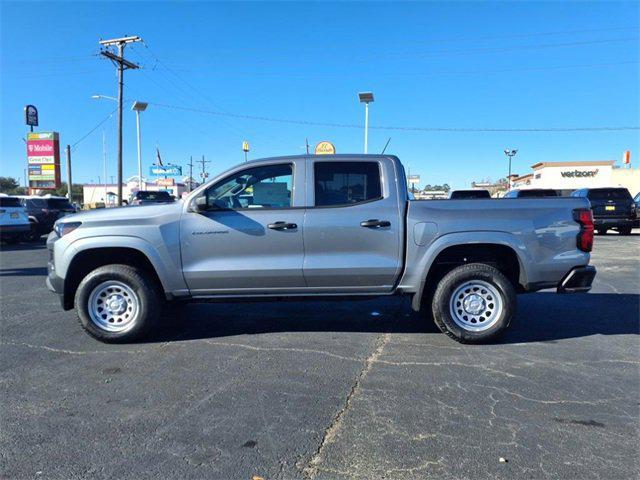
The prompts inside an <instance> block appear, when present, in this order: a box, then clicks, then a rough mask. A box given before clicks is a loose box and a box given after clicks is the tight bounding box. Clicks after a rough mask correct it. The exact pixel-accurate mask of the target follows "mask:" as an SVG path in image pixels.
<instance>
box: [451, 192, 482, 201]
mask: <svg viewBox="0 0 640 480" xmlns="http://www.w3.org/2000/svg"><path fill="white" fill-rule="evenodd" d="M451 198H452V199H456V198H491V195H490V194H489V192H488V191H487V190H456V191H454V192H451Z"/></svg>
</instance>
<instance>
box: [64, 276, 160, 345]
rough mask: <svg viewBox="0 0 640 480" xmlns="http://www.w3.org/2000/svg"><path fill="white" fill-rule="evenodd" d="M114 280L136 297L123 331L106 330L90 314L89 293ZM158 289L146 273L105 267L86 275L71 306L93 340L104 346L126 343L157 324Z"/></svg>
mask: <svg viewBox="0 0 640 480" xmlns="http://www.w3.org/2000/svg"><path fill="white" fill-rule="evenodd" d="M107 281H116V282H119V283H120V284H124V285H125V286H127V287H128V288H129V289H130V290H131V291H133V293H134V294H135V297H136V298H135V300H136V301H137V308H138V311H137V314H136V315H135V316H134V317H133V318H132V319H130V320H127V324H128V327H127V329H126V330H124V331H117V332H114V331H108V330H106V329H104V328H102V327H100V326H99V325H98V324H97V322H94V320H92V318H91V314H90V313H89V309H90V307H89V302H90V299H91V294H92V292H93V291H94V289H96V287H98V286H99V285H101V284H103V283H104V282H107ZM162 303H163V302H162V301H161V297H160V292H159V289H158V286H157V285H156V283H155V282H154V281H153V279H152V278H151V277H150V275H149V274H147V273H145V272H143V271H141V270H139V269H137V268H134V267H130V266H128V265H117V264H114V265H105V266H103V267H99V268H96V269H95V270H93V271H92V272H91V273H89V274H88V275H87V276H86V277H85V278H84V279H83V280H82V282H80V285H78V289H77V290H76V295H75V300H74V307H75V310H76V313H77V315H78V321H79V322H80V325H82V328H84V329H85V330H86V332H87V333H88V334H89V335H91V336H92V337H94V338H96V339H98V340H100V341H101V342H106V343H125V342H132V341H135V340H139V339H141V338H143V337H144V336H145V335H146V334H147V333H148V332H149V331H150V330H151V329H152V328H153V327H155V326H156V325H157V323H158V317H159V314H160V305H162Z"/></svg>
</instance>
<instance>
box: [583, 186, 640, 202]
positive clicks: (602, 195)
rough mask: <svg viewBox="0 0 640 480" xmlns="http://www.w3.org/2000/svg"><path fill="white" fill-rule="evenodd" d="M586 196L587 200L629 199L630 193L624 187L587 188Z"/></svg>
mask: <svg viewBox="0 0 640 480" xmlns="http://www.w3.org/2000/svg"><path fill="white" fill-rule="evenodd" d="M587 198H588V199H589V200H630V199H631V194H630V193H629V190H627V189H626V188H599V189H597V190H589V193H587Z"/></svg>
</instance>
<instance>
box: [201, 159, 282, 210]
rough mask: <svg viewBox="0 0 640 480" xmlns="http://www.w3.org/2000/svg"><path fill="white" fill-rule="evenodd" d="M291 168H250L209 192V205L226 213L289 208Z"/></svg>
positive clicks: (270, 166) (276, 166) (227, 179)
mask: <svg viewBox="0 0 640 480" xmlns="http://www.w3.org/2000/svg"><path fill="white" fill-rule="evenodd" d="M292 191H293V168H292V167H291V165H290V164H283V165H265V166H261V167H254V168H248V169H246V170H241V171H240V172H238V173H236V174H234V175H232V176H231V177H227V178H226V179H224V180H222V181H221V182H219V183H217V184H215V185H213V186H212V187H210V188H209V189H208V190H207V193H206V196H207V205H210V206H212V207H214V206H215V207H217V208H223V209H234V210H237V209H242V208H287V207H290V206H291V194H292Z"/></svg>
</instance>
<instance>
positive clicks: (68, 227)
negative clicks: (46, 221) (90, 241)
mask: <svg viewBox="0 0 640 480" xmlns="http://www.w3.org/2000/svg"><path fill="white" fill-rule="evenodd" d="M80 225H82V222H59V223H56V224H55V225H54V226H53V230H54V231H55V232H56V235H58V237H60V238H62V237H64V236H65V235H66V234H67V233H71V232H73V231H74V230H75V229H76V228H78V227H79V226H80Z"/></svg>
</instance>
